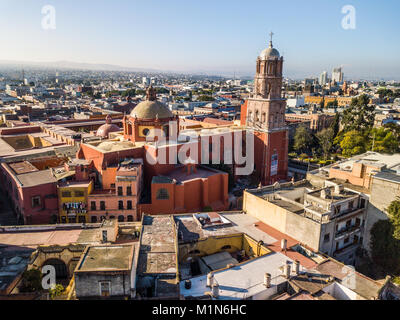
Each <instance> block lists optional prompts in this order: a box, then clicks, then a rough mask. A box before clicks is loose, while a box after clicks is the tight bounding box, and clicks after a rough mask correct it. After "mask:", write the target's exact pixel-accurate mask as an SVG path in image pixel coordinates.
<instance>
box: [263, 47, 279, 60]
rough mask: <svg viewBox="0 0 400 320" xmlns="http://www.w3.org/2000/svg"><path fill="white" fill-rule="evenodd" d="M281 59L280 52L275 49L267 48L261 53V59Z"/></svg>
mask: <svg viewBox="0 0 400 320" xmlns="http://www.w3.org/2000/svg"><path fill="white" fill-rule="evenodd" d="M275 57H276V58H279V57H280V54H279V51H278V50H276V49H275V48H271V47H270V48H266V49H264V50H263V51H262V52H261V53H260V58H261V59H268V58H275Z"/></svg>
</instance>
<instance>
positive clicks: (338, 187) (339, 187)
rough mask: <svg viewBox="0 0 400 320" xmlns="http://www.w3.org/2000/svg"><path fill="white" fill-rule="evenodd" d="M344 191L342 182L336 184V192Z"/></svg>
mask: <svg viewBox="0 0 400 320" xmlns="http://www.w3.org/2000/svg"><path fill="white" fill-rule="evenodd" d="M342 191H343V186H342V185H340V184H337V185H335V193H336V194H341V193H342Z"/></svg>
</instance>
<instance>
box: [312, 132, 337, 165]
mask: <svg viewBox="0 0 400 320" xmlns="http://www.w3.org/2000/svg"><path fill="white" fill-rule="evenodd" d="M316 137H317V140H318V143H319V146H320V147H321V149H322V153H323V155H324V159H325V160H326V159H327V158H328V156H329V152H330V151H331V148H332V145H333V138H334V132H333V129H332V128H328V129H324V130H322V131H320V132H318V133H317V134H316Z"/></svg>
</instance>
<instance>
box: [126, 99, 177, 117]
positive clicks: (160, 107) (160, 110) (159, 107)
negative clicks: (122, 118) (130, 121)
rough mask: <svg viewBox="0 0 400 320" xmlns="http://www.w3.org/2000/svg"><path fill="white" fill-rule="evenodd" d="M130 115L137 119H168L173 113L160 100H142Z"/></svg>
mask: <svg viewBox="0 0 400 320" xmlns="http://www.w3.org/2000/svg"><path fill="white" fill-rule="evenodd" d="M131 116H132V117H137V118H138V119H156V118H157V117H158V118H159V119H168V118H172V117H173V116H174V114H173V113H172V111H171V110H170V109H169V108H168V107H167V106H166V105H165V104H164V103H162V102H159V101H149V100H146V101H143V102H141V103H139V104H138V105H137V106H136V107H135V108H134V109H133V110H132V112H131Z"/></svg>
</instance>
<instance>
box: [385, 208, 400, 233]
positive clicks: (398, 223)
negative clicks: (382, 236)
mask: <svg viewBox="0 0 400 320" xmlns="http://www.w3.org/2000/svg"><path fill="white" fill-rule="evenodd" d="M387 212H388V214H389V219H390V222H391V223H392V225H393V237H394V238H395V239H397V240H400V200H395V201H393V202H392V203H391V204H390V206H389V208H388V209H387Z"/></svg>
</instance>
